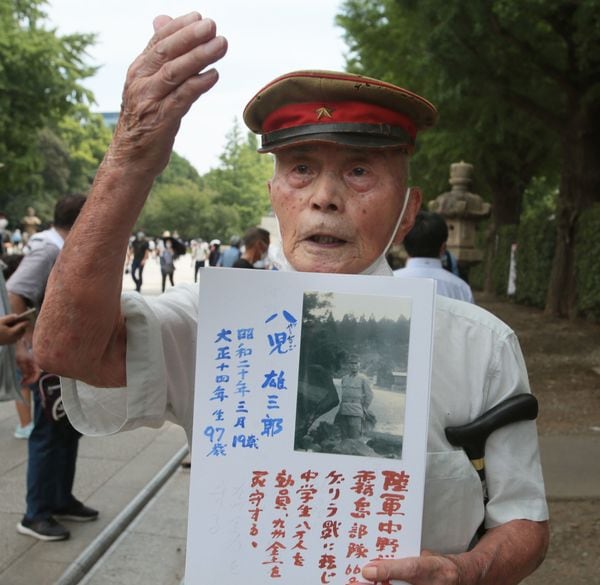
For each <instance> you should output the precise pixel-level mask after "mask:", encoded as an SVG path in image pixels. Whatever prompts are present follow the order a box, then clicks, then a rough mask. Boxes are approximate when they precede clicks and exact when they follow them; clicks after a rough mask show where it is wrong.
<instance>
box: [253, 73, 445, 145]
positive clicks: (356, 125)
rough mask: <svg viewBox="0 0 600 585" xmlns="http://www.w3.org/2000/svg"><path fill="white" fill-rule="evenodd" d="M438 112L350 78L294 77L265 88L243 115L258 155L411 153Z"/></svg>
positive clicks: (398, 90) (413, 97)
mask: <svg viewBox="0 0 600 585" xmlns="http://www.w3.org/2000/svg"><path fill="white" fill-rule="evenodd" d="M436 117H437V110H436V109H435V107H434V106H433V105H432V104H431V103H429V102H428V101H427V100H426V99H424V98H422V97H420V96H418V95H417V94H415V93H412V92H411V91H408V90H406V89H404V88H402V87H398V86H396V85H392V84H391V83H386V82H385V81H380V80H378V79H373V78H371V77H365V76H363V75H355V74H352V73H342V72H336V71H294V72H292V73H287V74H285V75H282V76H280V77H277V78H276V79H274V80H273V81H271V83H268V84H267V85H266V86H265V87H263V88H262V89H261V90H260V91H259V92H258V93H257V94H256V95H255V96H254V97H253V98H252V99H251V100H250V102H248V105H247V106H246V108H245V109H244V122H245V123H246V125H247V126H248V128H250V130H252V131H253V132H254V133H256V134H261V135H262V144H261V147H260V148H259V152H274V151H276V150H278V149H280V148H283V147H285V146H288V145H290V144H296V143H302V142H334V143H339V144H345V145H348V146H357V147H363V148H401V149H405V150H407V151H412V149H413V147H414V143H415V137H416V134H417V132H418V131H421V130H425V129H426V128H429V127H431V126H433V125H434V124H435V120H436Z"/></svg>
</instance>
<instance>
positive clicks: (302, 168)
mask: <svg viewBox="0 0 600 585" xmlns="http://www.w3.org/2000/svg"><path fill="white" fill-rule="evenodd" d="M294 171H296V172H297V173H298V174H300V175H305V174H306V173H308V165H296V167H295V168H294Z"/></svg>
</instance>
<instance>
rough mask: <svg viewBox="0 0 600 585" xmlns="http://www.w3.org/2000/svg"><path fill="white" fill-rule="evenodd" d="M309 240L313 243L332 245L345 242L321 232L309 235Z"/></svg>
mask: <svg viewBox="0 0 600 585" xmlns="http://www.w3.org/2000/svg"><path fill="white" fill-rule="evenodd" d="M307 240H308V241H309V242H314V243H315V244H321V245H329V246H331V245H334V244H345V243H346V240H342V239H340V238H336V237H335V236H325V235H321V234H315V235H314V236H310V237H309V238H307Z"/></svg>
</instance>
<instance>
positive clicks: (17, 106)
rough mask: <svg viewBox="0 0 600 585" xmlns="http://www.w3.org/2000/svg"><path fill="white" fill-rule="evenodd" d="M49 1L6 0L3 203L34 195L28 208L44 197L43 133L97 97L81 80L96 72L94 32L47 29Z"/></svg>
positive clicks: (1, 44) (0, 20) (1, 29)
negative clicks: (89, 58) (91, 59)
mask: <svg viewBox="0 0 600 585" xmlns="http://www.w3.org/2000/svg"><path fill="white" fill-rule="evenodd" d="M44 4H45V2H44V1H42V0H0V162H2V163H3V164H4V167H3V168H2V170H1V171H0V208H6V207H8V208H9V209H10V208H11V207H12V208H13V209H14V208H18V207H19V205H18V204H15V201H14V199H15V197H17V196H25V197H27V198H29V201H23V202H22V205H20V207H21V208H22V209H24V207H25V206H26V205H29V204H31V203H32V202H33V200H35V199H36V198H37V197H42V198H43V195H42V193H43V191H44V189H43V180H42V177H41V176H40V173H42V171H43V168H44V161H43V147H42V148H41V149H40V148H39V140H38V135H39V132H40V131H41V130H42V129H43V128H45V127H46V128H51V129H52V131H53V132H54V131H55V130H56V129H57V127H58V125H59V124H60V122H61V121H62V120H63V119H65V117H67V116H69V115H74V116H76V115H77V105H78V104H89V103H91V101H92V99H93V96H92V94H91V92H90V91H89V90H87V89H85V88H84V87H83V85H81V81H82V80H83V79H85V78H86V77H89V76H90V75H91V74H92V73H93V72H94V68H93V67H90V66H89V65H86V63H85V58H86V54H85V51H86V50H87V47H88V46H89V45H90V44H91V43H92V42H93V40H94V37H93V35H67V36H59V35H57V34H56V31H54V30H51V29H47V28H45V26H44V22H43V19H44V17H45V14H44V12H43V9H42V8H43V6H44ZM55 133H57V134H58V132H55ZM14 210H15V211H16V209H14Z"/></svg>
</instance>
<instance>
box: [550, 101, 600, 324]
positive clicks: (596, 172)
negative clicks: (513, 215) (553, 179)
mask: <svg viewBox="0 0 600 585" xmlns="http://www.w3.org/2000/svg"><path fill="white" fill-rule="evenodd" d="M572 106H573V107H572V108H571V111H572V112H574V114H573V115H572V117H571V119H570V120H569V121H568V122H567V125H566V127H565V133H564V135H563V144H562V161H561V180H560V191H559V196H558V202H557V217H556V219H557V225H556V227H557V230H556V232H557V233H556V246H555V252H554V260H553V262H552V271H551V273H550V283H549V286H548V294H547V296H546V307H545V309H544V312H545V313H546V314H547V315H554V316H565V317H569V318H571V319H573V318H575V317H576V316H577V280H576V272H575V261H576V258H575V241H576V237H577V222H578V220H579V217H580V216H581V213H582V212H583V211H585V210H586V209H588V208H589V207H591V206H592V205H593V204H594V203H596V202H600V148H598V145H599V144H600V119H599V117H600V104H592V105H588V107H581V108H580V109H579V110H580V111H579V112H577V111H576V110H575V107H574V105H573V104H572Z"/></svg>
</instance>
